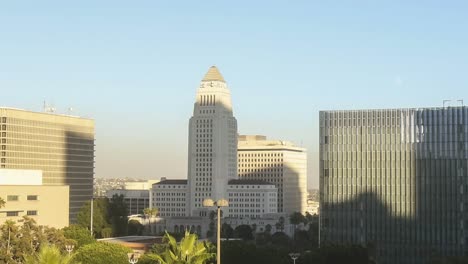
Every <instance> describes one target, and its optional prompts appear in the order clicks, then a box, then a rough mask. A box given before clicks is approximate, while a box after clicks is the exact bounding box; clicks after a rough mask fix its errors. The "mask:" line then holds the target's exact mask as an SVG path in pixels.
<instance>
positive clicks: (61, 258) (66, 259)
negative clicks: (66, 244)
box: [24, 244, 79, 264]
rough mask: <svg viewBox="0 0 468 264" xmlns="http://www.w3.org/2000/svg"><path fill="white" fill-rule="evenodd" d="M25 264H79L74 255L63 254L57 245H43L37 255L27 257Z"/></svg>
mask: <svg viewBox="0 0 468 264" xmlns="http://www.w3.org/2000/svg"><path fill="white" fill-rule="evenodd" d="M24 263H25V264H78V263H79V262H76V261H74V260H73V255H68V254H63V253H62V252H60V250H59V249H58V248H57V246H55V245H48V244H46V245H43V246H41V249H40V251H39V252H38V253H37V254H34V255H31V256H27V257H26V258H25V262H24Z"/></svg>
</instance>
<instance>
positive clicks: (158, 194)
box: [151, 179, 190, 217]
mask: <svg viewBox="0 0 468 264" xmlns="http://www.w3.org/2000/svg"><path fill="white" fill-rule="evenodd" d="M151 197H152V198H151V207H155V208H157V209H158V216H160V217H174V216H178V217H180V216H187V215H188V208H189V207H188V205H187V199H188V197H190V195H189V190H188V185H187V180H170V179H161V181H160V182H158V183H155V184H153V188H152V190H151Z"/></svg>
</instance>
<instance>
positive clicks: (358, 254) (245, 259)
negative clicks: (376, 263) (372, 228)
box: [221, 233, 458, 264]
mask: <svg viewBox="0 0 468 264" xmlns="http://www.w3.org/2000/svg"><path fill="white" fill-rule="evenodd" d="M278 234H282V233H278ZM221 245H222V249H221V251H222V254H221V262H222V263H223V264H238V263H242V264H257V263H268V264H290V263H292V261H291V258H290V257H289V253H291V252H294V251H296V250H295V249H291V248H288V247H283V246H278V245H273V244H267V245H258V244H253V243H250V242H245V241H224V242H223V243H222V244H221ZM299 252H300V254H301V255H300V258H299V259H298V260H297V263H300V264H336V263H347V264H348V263H349V264H369V263H371V262H370V261H369V256H368V252H367V249H366V248H363V247H361V246H355V245H352V246H325V247H323V248H320V249H318V248H316V249H313V250H307V251H299ZM457 264H458V263H457Z"/></svg>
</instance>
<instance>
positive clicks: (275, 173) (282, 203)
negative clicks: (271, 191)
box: [237, 135, 307, 214]
mask: <svg viewBox="0 0 468 264" xmlns="http://www.w3.org/2000/svg"><path fill="white" fill-rule="evenodd" d="M237 156H238V157H237V159H238V172H237V173H238V175H239V178H240V179H248V180H261V181H265V182H268V183H272V184H274V185H275V186H276V188H277V189H278V212H279V213H288V214H291V213H293V212H301V213H305V211H306V207H307V153H306V150H305V149H304V148H300V147H297V146H294V144H292V143H291V142H288V141H281V140H267V138H266V137H265V136H259V135H242V136H239V141H238V147H237Z"/></svg>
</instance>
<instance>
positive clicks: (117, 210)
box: [77, 195, 128, 238]
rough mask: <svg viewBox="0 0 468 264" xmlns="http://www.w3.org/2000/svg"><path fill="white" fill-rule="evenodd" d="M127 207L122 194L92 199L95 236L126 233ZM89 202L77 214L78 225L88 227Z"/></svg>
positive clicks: (89, 218)
mask: <svg viewBox="0 0 468 264" xmlns="http://www.w3.org/2000/svg"><path fill="white" fill-rule="evenodd" d="M127 215H128V209H127V205H126V204H125V202H124V197H123V195H120V196H119V195H114V196H113V197H112V198H111V199H110V200H109V199H107V198H98V199H94V202H93V233H94V236H95V237H97V238H103V237H104V238H105V237H111V236H123V235H126V234H127V223H128V219H127ZM90 220H91V202H86V203H85V204H84V205H83V207H82V208H81V210H80V212H79V213H78V215H77V221H78V225H80V226H82V227H84V228H87V229H88V230H89V229H90Z"/></svg>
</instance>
